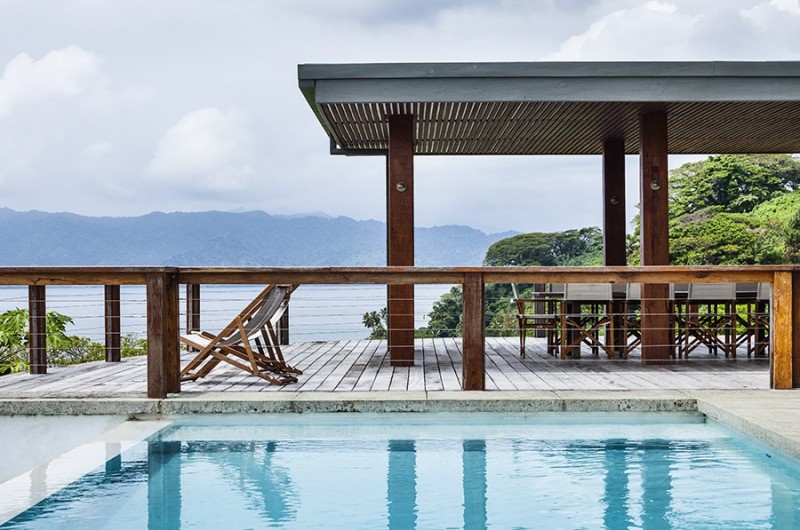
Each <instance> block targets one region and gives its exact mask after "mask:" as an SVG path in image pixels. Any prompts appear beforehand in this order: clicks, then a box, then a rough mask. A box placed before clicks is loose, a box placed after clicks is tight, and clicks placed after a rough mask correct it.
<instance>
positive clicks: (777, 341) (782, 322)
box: [769, 272, 800, 389]
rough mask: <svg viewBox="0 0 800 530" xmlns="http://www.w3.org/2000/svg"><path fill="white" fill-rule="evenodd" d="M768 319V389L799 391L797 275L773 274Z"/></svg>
mask: <svg viewBox="0 0 800 530" xmlns="http://www.w3.org/2000/svg"><path fill="white" fill-rule="evenodd" d="M772 287H773V289H772V307H771V308H770V316H771V320H772V323H771V324H772V330H771V331H770V334H769V336H770V343H771V344H770V348H769V351H770V375H771V382H770V386H771V387H772V388H774V389H789V388H800V272H776V273H775V279H774V282H773V284H772Z"/></svg>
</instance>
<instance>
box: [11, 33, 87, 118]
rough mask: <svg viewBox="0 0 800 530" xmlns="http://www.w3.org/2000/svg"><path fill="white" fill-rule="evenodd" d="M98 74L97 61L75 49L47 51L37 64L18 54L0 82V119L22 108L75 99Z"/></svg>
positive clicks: (22, 54)
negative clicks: (52, 100)
mask: <svg viewBox="0 0 800 530" xmlns="http://www.w3.org/2000/svg"><path fill="white" fill-rule="evenodd" d="M99 71H100V59H99V58H98V57H97V56H96V55H95V54H93V53H91V52H87V51H85V50H82V49H81V48H79V47H78V46H69V47H67V48H64V49H61V50H54V51H51V52H50V53H48V54H47V55H45V56H44V57H42V58H41V59H39V60H38V61H33V60H32V59H31V57H30V55H28V54H27V53H20V54H19V55H17V56H16V57H14V58H13V59H11V61H9V62H8V64H7V65H6V67H5V69H4V70H3V76H2V77H1V78H0V118H2V117H3V116H5V115H7V114H8V113H10V112H11V111H13V110H14V109H15V108H17V107H20V106H22V105H26V104H31V103H36V102H39V101H43V100H47V99H50V98H68V97H72V96H76V95H78V94H80V93H81V92H84V91H85V90H86V89H87V87H88V86H89V84H90V83H91V81H92V80H93V79H94V78H96V77H97V76H98V75H99Z"/></svg>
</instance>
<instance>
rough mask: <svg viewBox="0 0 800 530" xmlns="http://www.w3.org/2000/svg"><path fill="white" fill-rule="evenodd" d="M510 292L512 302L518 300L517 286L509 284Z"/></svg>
mask: <svg viewBox="0 0 800 530" xmlns="http://www.w3.org/2000/svg"><path fill="white" fill-rule="evenodd" d="M511 292H512V293H513V294H514V300H519V293H518V292H517V284H516V283H512V284H511Z"/></svg>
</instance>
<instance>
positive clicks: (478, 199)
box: [0, 0, 800, 232]
mask: <svg viewBox="0 0 800 530" xmlns="http://www.w3.org/2000/svg"><path fill="white" fill-rule="evenodd" d="M0 13H2V16H0V207H7V208H13V209H15V210H21V211H25V210H43V211H50V212H55V211H68V212H74V213H78V214H82V215H92V216H132V215H141V214H145V213H149V212H152V211H164V212H171V211H204V210H222V211H248V210H263V211H266V212H268V213H271V214H283V215H294V214H299V213H306V212H325V213H327V214H329V215H333V216H339V215H342V216H347V217H352V218H355V219H377V220H381V221H383V220H385V211H386V204H385V161H384V159H383V158H382V157H343V156H331V155H330V154H329V151H328V148H329V146H328V139H327V136H326V135H325V133H324V132H323V130H322V128H321V126H320V125H319V123H318V122H317V121H316V119H315V118H314V116H313V114H312V112H311V109H310V108H309V107H308V105H307V103H306V102H305V100H304V98H303V97H302V95H301V93H300V90H299V89H298V88H297V65H298V64H300V63H361V62H481V61H550V60H559V61H616V60H620V61H621V60H648V61H649V60H654V61H660V60H687V61H688V60H743V61H744V60H798V59H800V57H799V56H800V31H798V28H800V0H650V1H647V0H563V1H562V0H438V1H437V0H404V1H397V0H337V1H330V0H313V1H312V0H225V1H222V0H214V1H212V0H113V1H112V0H107V1H103V0H58V1H55V0H47V1H44V0H0ZM700 158H703V157H687V156H672V157H670V166H671V167H678V166H680V165H681V164H683V163H685V162H688V161H693V160H698V159H700ZM600 164H601V160H600V157H595V156H581V157H563V156H562V157H546V156H536V157H534V156H524V157H522V156H517V157H417V158H416V160H415V188H416V191H415V195H416V197H415V200H416V204H415V224H416V225H417V226H435V225H447V224H464V225H470V226H474V227H476V228H478V229H481V230H483V231H486V232H500V231H505V230H517V231H522V232H529V231H552V230H565V229H569V228H578V227H583V226H592V225H594V226H600V225H601V224H602V205H601V201H600V197H601V189H602V185H601V184H602V183H601V165H600ZM626 164H627V173H628V178H627V188H628V189H627V207H628V210H629V217H632V216H633V214H634V213H635V205H636V204H637V203H638V193H639V192H638V186H637V182H636V180H637V173H638V157H636V156H628V157H627V158H626Z"/></svg>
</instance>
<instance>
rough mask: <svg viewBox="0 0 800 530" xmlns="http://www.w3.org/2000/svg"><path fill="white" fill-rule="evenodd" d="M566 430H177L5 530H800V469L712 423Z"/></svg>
mask: <svg viewBox="0 0 800 530" xmlns="http://www.w3.org/2000/svg"><path fill="white" fill-rule="evenodd" d="M567 418H568V419H565V416H564V415H553V414H551V415H547V414H545V415H500V416H498V415H483V414H472V415H463V414H462V415H444V414H425V415H417V414H393V415H367V414H352V415H351V414H331V415H307V414H305V415H279V416H259V417H236V418H229V419H225V420H216V419H214V420H205V419H199V420H198V419H190V420H178V421H175V422H173V423H172V424H170V425H169V426H168V427H166V428H165V429H163V430H162V431H160V432H158V433H157V434H156V435H154V436H152V437H150V438H149V439H148V440H146V441H144V442H142V443H139V444H137V445H135V446H133V447H132V448H130V449H129V450H127V451H124V452H123V453H122V454H120V455H119V456H117V457H115V458H112V459H111V460H109V461H108V462H107V463H106V464H105V465H104V466H102V467H101V468H98V469H96V470H94V471H93V472H91V473H89V474H87V475H85V476H84V477H83V478H81V479H80V480H78V481H76V482H74V483H72V484H71V485H69V486H68V487H66V488H64V489H62V490H60V491H59V492H57V493H55V494H54V495H52V496H50V497H48V498H47V499H45V500H44V501H42V502H40V503H38V504H37V505H35V506H33V507H32V508H31V509H29V510H27V511H26V512H24V513H22V514H20V515H19V516H17V517H15V518H14V519H12V520H10V521H8V522H7V523H6V524H5V525H3V526H2V528H47V529H52V528H114V529H125V528H151V529H154V528H165V529H173V528H225V529H238V528H298V529H309V528H326V529H332V528H344V529H356V528H363V529H381V528H389V529H412V528H419V529H438V528H503V529H510V528H531V529H556V528H570V529H573V528H587V529H590V528H591V529H593V528H645V529H660V528H691V529H694V528H696V529H713V528H724V529H731V528H736V529H747V528H787V529H789V528H800V466H798V463H797V462H796V461H794V460H791V459H788V458H784V457H782V456H781V455H778V454H774V452H772V451H771V450H769V449H767V448H765V447H764V446H761V445H758V444H755V443H752V442H749V441H748V440H746V439H744V438H742V437H740V436H738V435H736V434H734V433H732V432H730V431H729V430H727V429H725V428H722V427H720V426H718V425H716V424H713V423H706V422H705V421H704V419H703V418H702V417H701V416H692V415H675V414H664V415H660V414H651V415H633V414H621V415H599V416H593V415H579V414H575V415H569V416H567ZM0 502H2V500H0Z"/></svg>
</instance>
